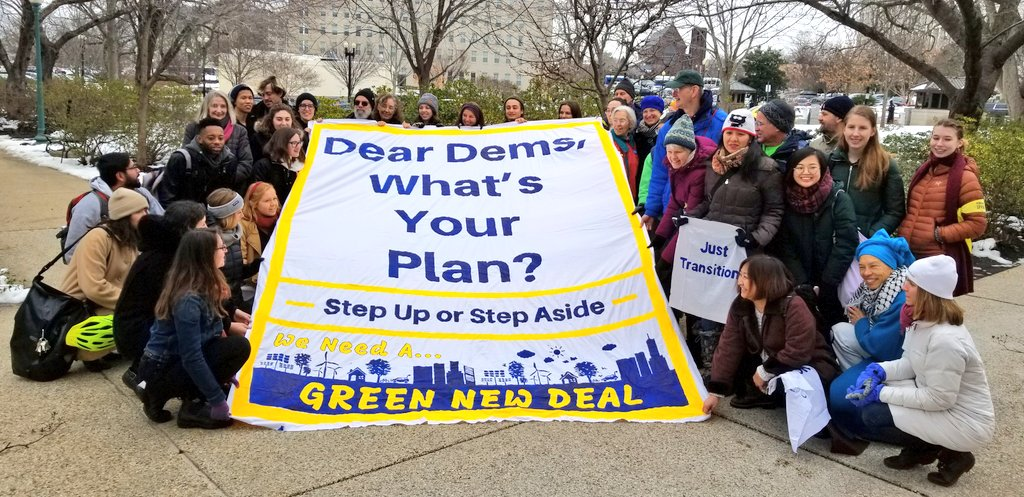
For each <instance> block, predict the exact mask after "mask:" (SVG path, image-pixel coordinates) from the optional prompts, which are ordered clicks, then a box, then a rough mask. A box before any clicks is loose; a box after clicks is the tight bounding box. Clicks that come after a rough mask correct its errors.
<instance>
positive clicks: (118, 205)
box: [107, 188, 149, 221]
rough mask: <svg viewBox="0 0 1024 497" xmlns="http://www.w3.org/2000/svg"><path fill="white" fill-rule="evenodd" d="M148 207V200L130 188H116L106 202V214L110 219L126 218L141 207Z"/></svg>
mask: <svg viewBox="0 0 1024 497" xmlns="http://www.w3.org/2000/svg"><path fill="white" fill-rule="evenodd" d="M148 208H149V201H148V200H146V197H143V196H142V194H141V193H139V192H137V191H135V190H132V189H131V188H118V189H117V190H114V194H113V195H111V196H110V201H109V202H107V214H108V215H109V216H110V220H111V221H117V220H118V219H123V218H126V217H128V216H130V215H132V214H135V213H136V212H139V211H141V210H142V209H148Z"/></svg>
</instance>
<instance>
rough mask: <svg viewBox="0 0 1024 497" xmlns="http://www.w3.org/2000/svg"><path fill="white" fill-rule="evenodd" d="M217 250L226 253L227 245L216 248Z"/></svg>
mask: <svg viewBox="0 0 1024 497" xmlns="http://www.w3.org/2000/svg"><path fill="white" fill-rule="evenodd" d="M217 250H223V251H224V252H227V251H228V246H227V245H221V246H220V247H217Z"/></svg>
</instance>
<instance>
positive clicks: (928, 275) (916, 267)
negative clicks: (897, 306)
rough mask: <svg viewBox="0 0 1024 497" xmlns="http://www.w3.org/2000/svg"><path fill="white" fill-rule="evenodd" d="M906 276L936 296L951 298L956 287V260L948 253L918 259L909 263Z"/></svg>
mask: <svg viewBox="0 0 1024 497" xmlns="http://www.w3.org/2000/svg"><path fill="white" fill-rule="evenodd" d="M907 277H908V278H910V281H913V282H914V284H915V285H917V286H919V287H921V288H923V289H924V290H925V291H927V292H928V293H930V294H932V295H935V296H936V297H939V298H943V299H952V298H953V290H955V289H956V279H957V274H956V261H954V260H953V258H952V257H950V256H948V255H933V256H931V257H925V258H924V259H918V260H917V261H915V262H914V263H913V264H911V265H910V268H909V269H908V270H907Z"/></svg>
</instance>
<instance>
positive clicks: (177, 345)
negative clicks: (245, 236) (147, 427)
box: [139, 230, 250, 428]
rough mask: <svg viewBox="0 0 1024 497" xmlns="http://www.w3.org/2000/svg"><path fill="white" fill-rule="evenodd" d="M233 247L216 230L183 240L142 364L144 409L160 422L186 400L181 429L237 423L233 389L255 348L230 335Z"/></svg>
mask: <svg viewBox="0 0 1024 497" xmlns="http://www.w3.org/2000/svg"><path fill="white" fill-rule="evenodd" d="M226 249H227V247H225V246H224V243H223V242H222V241H221V239H220V237H219V236H217V233H216V232H214V231H210V230H196V231H190V232H188V233H186V234H185V236H183V237H182V239H181V245H180V246H179V247H178V252H177V253H176V254H175V255H174V262H173V263H172V264H171V270H170V272H168V274H167V280H166V281H165V282H164V288H163V291H162V292H161V294H160V299H159V300H158V301H157V304H156V318H157V322H156V323H155V324H154V325H153V330H152V332H151V334H150V338H149V343H147V344H146V350H145V352H144V353H143V356H142V360H141V361H140V363H139V380H141V381H144V382H145V384H146V386H145V390H144V395H143V397H144V400H143V404H144V406H143V410H144V412H145V413H146V416H147V417H148V418H149V419H150V420H152V421H154V422H157V423H164V422H167V421H170V420H171V418H172V416H171V413H170V412H168V411H167V410H165V409H164V404H166V403H167V401H168V400H169V399H171V398H175V397H180V398H182V405H181V409H180V410H179V411H178V426H179V427H182V428H225V427H227V426H230V425H231V417H230V416H231V413H230V411H229V408H228V403H227V391H228V388H229V387H230V383H231V381H232V379H233V378H234V376H235V373H237V372H238V370H239V369H241V367H242V365H243V364H244V363H245V361H246V359H247V358H248V357H249V351H250V348H249V341H248V340H246V338H245V337H244V336H233V335H232V336H223V332H224V322H223V320H222V319H223V317H224V316H226V315H227V311H226V310H225V308H224V301H225V300H227V299H228V297H230V294H231V290H230V289H229V288H228V284H227V282H226V281H225V280H224V275H223V274H222V273H221V271H220V267H222V266H223V265H224V253H225V250H226Z"/></svg>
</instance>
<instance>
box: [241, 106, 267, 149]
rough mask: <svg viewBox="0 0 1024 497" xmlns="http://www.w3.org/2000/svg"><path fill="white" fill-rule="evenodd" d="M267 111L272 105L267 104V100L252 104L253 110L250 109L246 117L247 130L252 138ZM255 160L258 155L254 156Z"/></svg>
mask: <svg viewBox="0 0 1024 497" xmlns="http://www.w3.org/2000/svg"><path fill="white" fill-rule="evenodd" d="M267 112H270V107H269V106H267V102H266V101H263V100H260V101H259V102H256V105H253V106H252V110H251V111H249V115H248V116H246V118H245V131H246V133H248V135H249V139H250V140H252V137H253V136H254V135H255V134H256V124H257V123H259V122H260V119H263V116H265V115H267ZM253 160H256V157H253Z"/></svg>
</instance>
